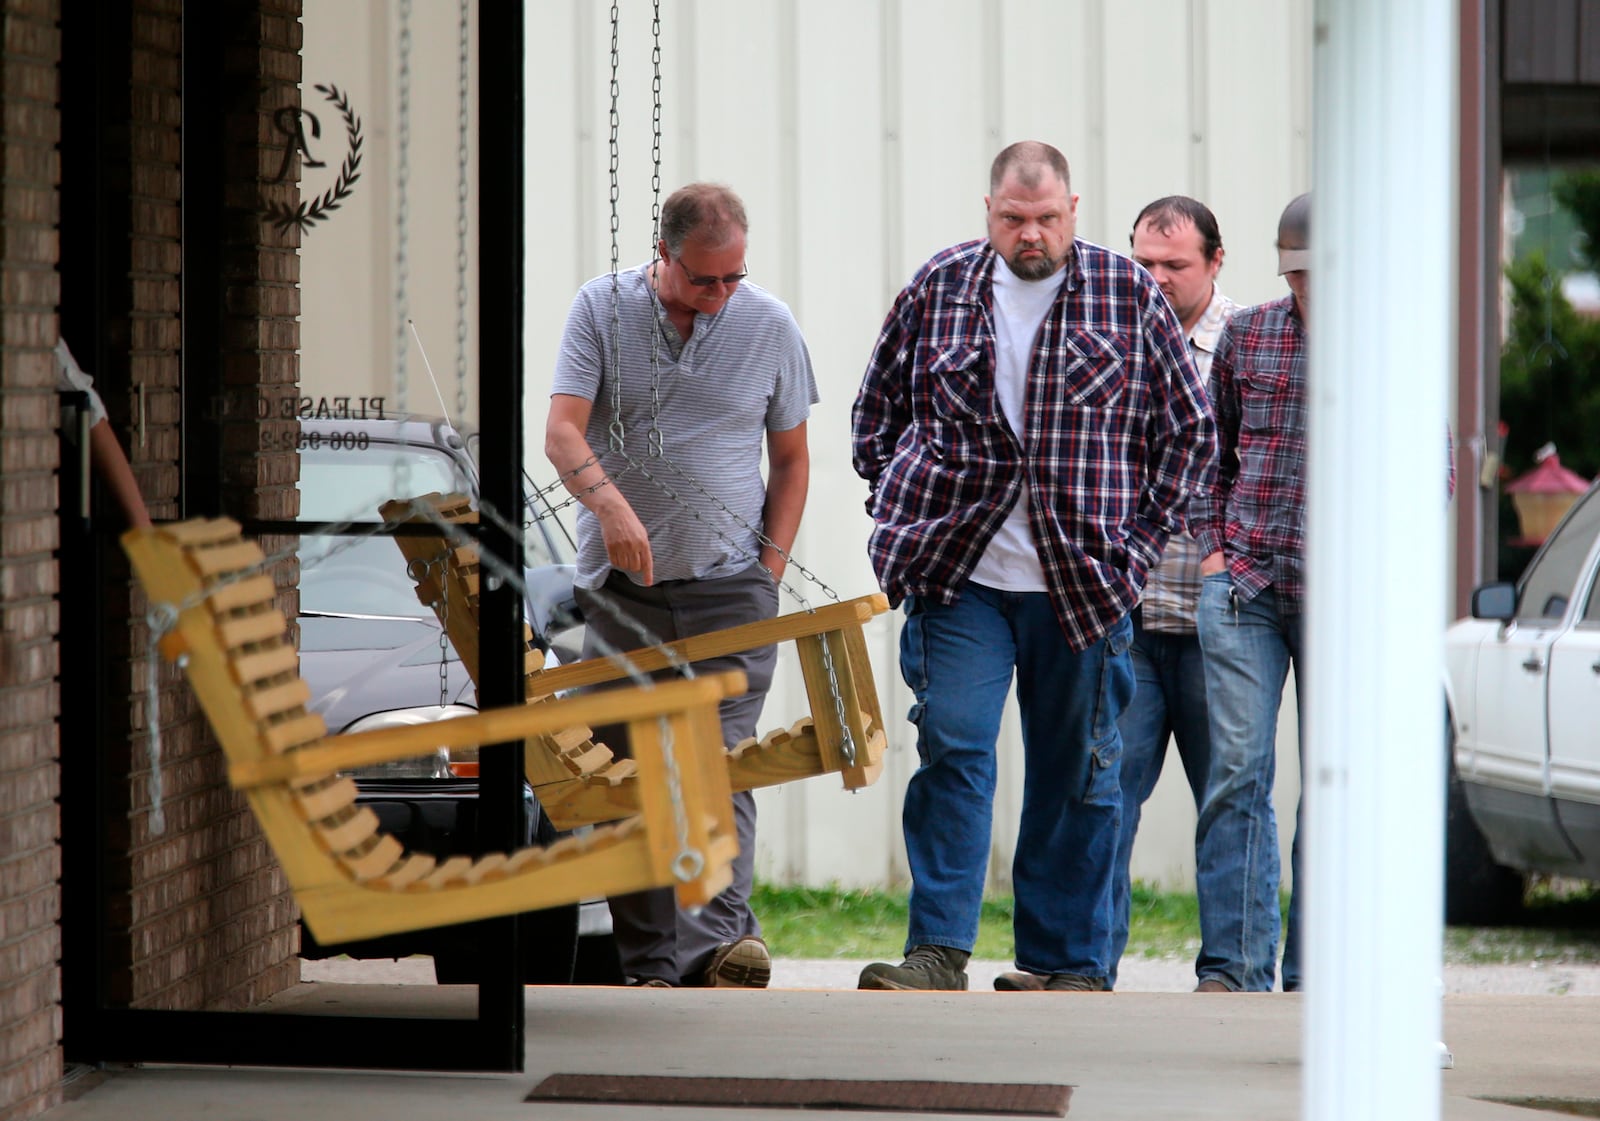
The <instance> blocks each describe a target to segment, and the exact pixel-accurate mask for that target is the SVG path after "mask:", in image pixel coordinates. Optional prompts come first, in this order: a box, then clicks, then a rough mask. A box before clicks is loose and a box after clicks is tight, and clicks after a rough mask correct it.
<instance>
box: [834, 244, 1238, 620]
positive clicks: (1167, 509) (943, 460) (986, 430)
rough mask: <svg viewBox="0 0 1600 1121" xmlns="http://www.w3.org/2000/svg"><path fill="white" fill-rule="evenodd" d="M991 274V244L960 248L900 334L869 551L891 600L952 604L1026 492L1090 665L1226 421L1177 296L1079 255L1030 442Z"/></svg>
mask: <svg viewBox="0 0 1600 1121" xmlns="http://www.w3.org/2000/svg"><path fill="white" fill-rule="evenodd" d="M993 269H994V250H993V248H991V246H990V245H989V243H988V241H987V240H981V241H972V242H967V243H964V244H962V245H957V246H954V247H952V248H950V249H947V250H945V251H944V252H942V253H940V254H938V255H937V256H935V257H934V258H933V259H932V260H931V261H929V262H928V263H927V264H926V265H924V266H923V267H922V268H921V269H920V270H919V271H918V272H917V274H916V276H914V277H913V278H912V280H911V283H910V284H908V285H907V286H906V288H905V289H904V291H902V292H901V293H900V295H899V297H898V298H897V299H896V300H895V303H894V307H893V308H892V309H891V310H890V312H889V316H888V318H887V319H886V320H885V322H884V325H883V331H882V333H881V334H880V335H879V336H878V342H877V345H876V347H875V348H874V350H873V354H872V361H871V363H870V364H869V365H868V367H867V372H866V376H865V378H864V379H863V381H862V385H861V391H860V393H859V395H858V396H857V397H856V403H855V408H854V411H853V427H854V461H855V469H856V472H857V473H858V474H860V475H861V477H862V478H864V479H866V480H867V482H868V483H869V484H870V485H871V488H872V494H871V497H870V498H869V499H868V500H867V511H868V513H870V514H871V515H872V518H873V521H874V523H875V526H874V529H873V531H872V536H871V539H870V541H869V543H868V552H869V553H870V555H871V558H872V564H873V568H874V570H875V571H876V572H877V575H878V582H879V583H880V584H881V585H882V587H883V589H884V591H885V592H887V593H888V594H889V597H890V600H891V601H892V602H894V603H899V602H900V601H901V600H902V599H904V598H905V597H906V596H907V595H920V596H927V597H929V598H932V599H935V600H938V601H939V602H942V603H951V602H953V601H954V600H955V599H956V597H957V596H958V595H959V594H960V591H961V587H962V585H963V584H964V583H965V582H966V580H967V578H968V576H970V575H971V573H972V570H973V567H974V566H975V565H976V564H977V562H978V559H979V558H980V557H981V556H982V555H983V551H984V549H986V548H987V547H988V545H989V542H990V540H991V539H993V537H994V534H995V531H996V530H997V529H999V527H1000V524H1001V523H1002V522H1003V521H1004V520H1005V517H1006V515H1007V513H1009V512H1010V510H1011V507H1012V506H1013V505H1014V504H1015V503H1016V502H1017V499H1018V497H1019V496H1020V494H1021V493H1022V487H1023V485H1024V483H1026V485H1027V487H1028V498H1029V503H1030V519H1031V528H1032V530H1033V539H1034V542H1035V543H1036V545H1037V547H1038V550H1039V561H1040V563H1041V564H1042V565H1043V567H1044V572H1045V576H1046V579H1047V580H1048V581H1049V588H1050V599H1051V603H1052V605H1053V606H1054V608H1055V613H1056V617H1057V619H1058V620H1059V621H1060V623H1061V628H1062V631H1063V632H1064V634H1065V636H1066V639H1067V642H1068V645H1069V646H1070V647H1071V648H1072V649H1073V650H1083V649H1085V648H1087V647H1088V646H1090V645H1092V644H1093V643H1094V642H1095V641H1097V640H1098V639H1099V638H1100V637H1102V636H1103V635H1104V634H1105V633H1106V632H1107V631H1108V630H1109V629H1110V628H1111V626H1112V625H1113V624H1115V623H1116V622H1117V621H1118V620H1119V619H1121V618H1122V617H1123V616H1124V615H1126V614H1127V613H1128V611H1129V610H1131V609H1132V607H1133V605H1134V603H1135V602H1137V600H1138V598H1139V589H1140V587H1141V586H1142V584H1143V582H1144V576H1145V573H1146V572H1147V571H1148V570H1149V568H1150V565H1151V564H1152V563H1153V562H1154V561H1155V559H1156V558H1157V557H1158V556H1159V555H1160V553H1161V549H1162V546H1163V545H1164V544H1165V542H1166V538H1167V535H1168V534H1170V533H1172V532H1173V531H1174V530H1176V529H1177V528H1178V527H1179V526H1181V525H1182V520H1183V519H1182V515H1183V511H1184V508H1185V506H1186V505H1187V503H1188V501H1189V496H1190V495H1191V494H1192V493H1194V492H1195V491H1196V489H1197V488H1198V487H1200V486H1201V485H1202V484H1203V482H1204V481H1205V480H1204V476H1205V475H1206V474H1207V473H1208V472H1209V469H1210V465H1211V457H1212V454H1213V452H1214V451H1215V445H1216V434H1215V426H1214V424H1213V423H1212V419H1211V409H1210V406H1209V404H1208V403H1207V401H1206V394H1205V387H1204V385H1203V384H1202V383H1201V381H1200V378H1199V376H1198V374H1197V373H1196V372H1195V368H1194V363H1193V362H1192V361H1191V359H1190V357H1189V346H1188V343H1187V341H1186V340H1185V339H1184V336H1183V329H1182V328H1181V327H1180V326H1179V324H1178V320H1177V318H1176V316H1174V315H1173V314H1172V310H1171V308H1170V307H1169V306H1168V304H1167V300H1166V297H1165V296H1163V295H1162V294H1161V289H1160V288H1158V287H1157V286H1156V284H1155V283H1154V281H1152V280H1151V279H1150V277H1149V275H1148V274H1146V273H1145V272H1144V271H1143V270H1142V269H1139V268H1138V267H1136V266H1135V265H1134V264H1133V262H1131V261H1129V260H1128V259H1127V258H1126V257H1121V256H1118V255H1117V254H1115V253H1112V252H1111V251H1110V250H1107V249H1103V248H1101V247H1100V246H1098V245H1093V244H1090V243H1089V242H1086V241H1081V240H1080V241H1077V242H1076V243H1075V245H1074V252H1073V254H1072V256H1071V258H1070V261H1069V263H1068V266H1067V270H1066V277H1065V280H1064V281H1063V283H1062V286H1061V290H1060V293H1059V294H1058V295H1057V297H1056V302H1055V304H1054V305H1053V306H1052V307H1051V309H1050V312H1049V314H1048V315H1046V316H1045V320H1044V323H1043V325H1042V326H1041V327H1040V328H1039V335H1038V337H1037V339H1036V340H1035V342H1034V350H1033V363H1032V366H1031V368H1030V370H1029V374H1028V396H1027V403H1026V415H1027V422H1026V425H1025V428H1026V431H1025V432H1024V433H1022V438H1021V439H1020V440H1019V439H1018V437H1017V434H1016V433H1013V432H1012V430H1011V427H1010V425H1009V424H1007V423H1006V420H1005V417H1004V415H1003V414H1002V412H1001V411H1000V408H999V406H998V404H997V403H996V400H995V392H994V368H995V347H994V322H993V284H992V276H993Z"/></svg>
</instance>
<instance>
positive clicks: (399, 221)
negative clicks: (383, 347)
mask: <svg viewBox="0 0 1600 1121" xmlns="http://www.w3.org/2000/svg"><path fill="white" fill-rule="evenodd" d="M399 58H400V68H399V77H398V86H397V91H396V92H397V93H398V95H399V101H398V106H397V112H396V116H395V172H394V187H395V208H394V227H395V251H394V304H395V317H394V347H395V354H394V400H395V409H396V411H397V412H399V413H400V414H401V415H402V416H404V415H405V413H406V412H407V404H406V363H407V361H408V359H409V358H410V351H411V347H410V343H409V341H408V340H407V338H406V321H407V320H408V319H409V318H410V307H409V305H408V294H407V290H406V289H407V286H408V284H409V280H410V277H409V271H410V262H409V261H408V260H407V248H408V247H407V244H406V243H407V239H408V236H409V232H410V231H409V227H410V221H411V213H410V200H409V197H408V194H407V189H408V187H409V185H410V178H411V0H400V42H399Z"/></svg>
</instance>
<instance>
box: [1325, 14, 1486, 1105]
mask: <svg viewBox="0 0 1600 1121" xmlns="http://www.w3.org/2000/svg"><path fill="white" fill-rule="evenodd" d="M1316 12H1317V19H1316V48H1315V53H1314V60H1315V68H1316V69H1315V96H1316V101H1315V112H1314V141H1313V144H1314V147H1313V152H1314V155H1313V170H1314V174H1313V183H1314V188H1313V191H1314V193H1313V196H1312V212H1311V243H1312V270H1311V296H1310V304H1311V314H1310V321H1311V322H1310V342H1311V349H1310V371H1309V379H1310V389H1309V401H1308V405H1309V413H1310V420H1309V424H1310V464H1309V468H1308V475H1309V488H1310V489H1309V493H1308V502H1307V509H1308V526H1307V580H1308V592H1307V605H1306V612H1307V614H1306V620H1305V628H1306V629H1305V640H1306V652H1305V657H1306V671H1307V672H1306V674H1305V678H1304V680H1305V681H1306V683H1307V688H1306V698H1305V715H1306V731H1305V751H1306V759H1305V768H1304V787H1305V791H1306V810H1305V813H1306V818H1305V828H1306V830H1307V835H1306V837H1305V838H1304V840H1303V842H1302V848H1303V857H1304V860H1305V867H1304V873H1303V874H1304V876H1305V885H1304V886H1305V888H1306V890H1307V895H1306V896H1305V902H1304V912H1305V914H1304V921H1305V930H1304V935H1305V967H1306V968H1305V973H1304V977H1305V985H1306V990H1307V995H1306V1006H1305V1027H1304V1042H1303V1049H1304V1054H1303V1058H1304V1064H1305V1065H1304V1070H1305V1076H1304V1083H1303V1091H1302V1092H1303V1110H1302V1114H1303V1116H1304V1117H1306V1118H1308V1119H1312V1121H1321V1119H1327V1121H1333V1119H1338V1121H1358V1119H1371V1121H1379V1119H1387V1118H1394V1117H1405V1118H1408V1119H1412V1121H1431V1119H1436V1118H1438V1116H1439V1079H1440V1074H1439V1061H1438V1054H1437V1048H1438V1043H1439V1039H1440V1006H1441V1002H1440V993H1439V977H1440V954H1441V936H1442V922H1443V919H1442V901H1441V891H1442V888H1441V862H1442V830H1443V825H1442V821H1443V782H1444V754H1443V752H1444V747H1443V720H1444V716H1443V701H1442V691H1441V685H1440V682H1441V673H1442V669H1443V654H1442V636H1443V630H1444V623H1445V617H1444V616H1445V610H1444V609H1445V580H1446V576H1445V530H1446V526H1445V507H1446V499H1445V472H1446V457H1445V430H1446V424H1447V420H1448V416H1447V412H1446V408H1447V405H1446V394H1445V386H1446V378H1447V376H1449V373H1450V371H1451V370H1452V369H1453V358H1454V342H1455V332H1454V330H1453V327H1452V325H1453V323H1454V315H1455V307H1454V286H1453V281H1454V278H1455V275H1456V269H1457V268H1458V267H1459V266H1458V262H1457V260H1456V254H1455V242H1454V238H1453V236H1452V231H1453V230H1454V228H1455V209H1456V195H1457V185H1456V183H1455V150H1456V140H1455V131H1454V121H1455V116H1454V114H1455V101H1456V99H1455V90H1456V70H1455V67H1456V49H1457V48H1456V44H1457V36H1458V34H1459V30H1458V27H1457V23H1456V20H1457V14H1456V6H1455V4H1454V3H1453V2H1452V0H1405V2H1403V3H1396V2H1395V0H1318V3H1317V7H1316Z"/></svg>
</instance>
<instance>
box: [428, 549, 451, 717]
mask: <svg viewBox="0 0 1600 1121" xmlns="http://www.w3.org/2000/svg"><path fill="white" fill-rule="evenodd" d="M429 567H430V568H432V569H433V571H434V574H435V576H436V578H437V579H438V581H439V585H438V587H439V707H440V708H443V707H444V706H445V705H447V704H449V703H450V670H449V667H448V662H449V660H450V593H449V592H448V591H446V589H445V586H444V582H445V581H446V580H448V579H449V578H450V573H449V571H448V569H447V566H446V565H445V560H444V557H443V556H441V557H439V558H438V559H437V560H434V561H433V562H431V564H430V565H429Z"/></svg>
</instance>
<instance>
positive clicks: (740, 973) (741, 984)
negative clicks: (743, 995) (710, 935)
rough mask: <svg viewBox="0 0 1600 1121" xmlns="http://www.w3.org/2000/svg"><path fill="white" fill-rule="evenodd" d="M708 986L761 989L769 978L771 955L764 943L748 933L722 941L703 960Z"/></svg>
mask: <svg viewBox="0 0 1600 1121" xmlns="http://www.w3.org/2000/svg"><path fill="white" fill-rule="evenodd" d="M704 980H705V986H706V988H708V989H764V988H766V987H767V984H768V982H770V981H771V980H772V955H771V954H770V953H768V952H767V944H766V943H765V942H763V941H762V940H761V939H759V938H757V937H755V936H754V935H751V936H750V937H748V938H741V939H739V940H738V941H737V942H724V943H723V944H722V945H720V946H718V947H717V951H716V953H714V954H712V955H711V960H710V961H709V962H708V963H706V971H705V974H704Z"/></svg>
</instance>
